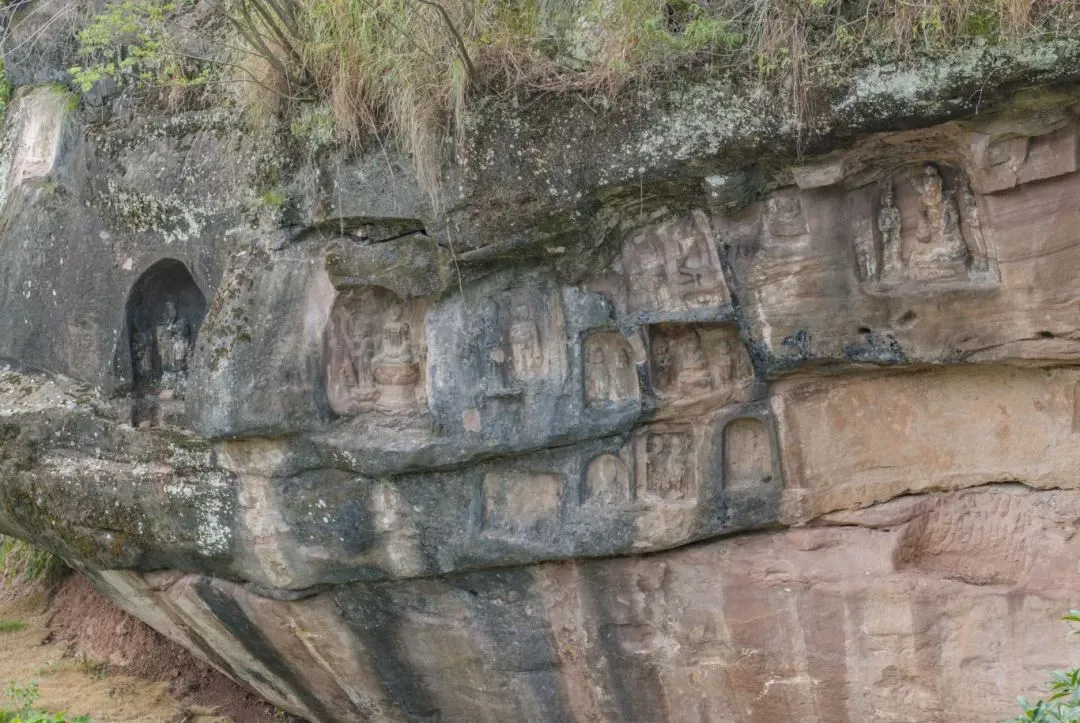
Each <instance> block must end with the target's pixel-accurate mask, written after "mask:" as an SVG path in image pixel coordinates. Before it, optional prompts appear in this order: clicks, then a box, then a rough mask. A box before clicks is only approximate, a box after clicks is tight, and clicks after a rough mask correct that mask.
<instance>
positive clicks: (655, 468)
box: [645, 432, 693, 501]
mask: <svg viewBox="0 0 1080 723" xmlns="http://www.w3.org/2000/svg"><path fill="white" fill-rule="evenodd" d="M692 446H693V445H692V443H691V440H690V438H689V436H688V435H686V434H684V433H679V432H677V433H654V434H650V435H649V438H648V440H647V442H646V454H647V474H646V480H645V492H646V493H647V494H648V495H649V496H650V497H653V498H655V499H660V500H665V501H678V500H683V499H686V498H687V497H688V496H689V494H690V492H691V482H692V479H691V478H692V475H693V468H692V466H691V464H692V460H691V459H690V453H691V451H692Z"/></svg>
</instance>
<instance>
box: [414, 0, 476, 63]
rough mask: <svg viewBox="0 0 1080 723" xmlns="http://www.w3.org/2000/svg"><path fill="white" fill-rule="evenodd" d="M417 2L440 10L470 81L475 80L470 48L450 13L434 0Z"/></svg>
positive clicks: (418, 0)
mask: <svg viewBox="0 0 1080 723" xmlns="http://www.w3.org/2000/svg"><path fill="white" fill-rule="evenodd" d="M417 2H420V3H423V4H424V5H430V6H431V7H433V8H435V9H436V10H438V11H439V15H441V16H442V19H443V22H444V23H446V29H447V30H449V31H450V34H451V35H453V36H454V41H455V43H456V44H457V48H458V55H460V56H461V62H462V63H464V64H465V74H466V75H468V76H469V81H470V82H473V81H475V80H476V68H474V67H473V64H472V58H470V57H469V50H468V48H467V47H466V46H465V38H463V37H461V33H460V32H458V29H457V27H456V26H455V25H454V20H453V18H451V17H450V13H448V12H446V8H444V7H443V6H442V5H440V4H439V3H437V2H434V1H433V0H417Z"/></svg>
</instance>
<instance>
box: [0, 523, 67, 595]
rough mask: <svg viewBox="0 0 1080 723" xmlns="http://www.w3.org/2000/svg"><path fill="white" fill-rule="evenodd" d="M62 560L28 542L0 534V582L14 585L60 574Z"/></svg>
mask: <svg viewBox="0 0 1080 723" xmlns="http://www.w3.org/2000/svg"><path fill="white" fill-rule="evenodd" d="M63 569H64V562H63V560H61V559H60V558H58V557H56V556H55V555H53V554H52V553H51V552H47V551H46V550H42V549H40V548H37V547H34V546H33V545H31V544H30V543H28V542H23V541H22V540H19V539H16V538H14V537H6V536H4V535H0V583H3V584H4V585H15V584H18V583H31V582H37V581H39V580H46V579H48V578H49V577H52V576H54V575H58V574H60V572H61V571H62V570H63Z"/></svg>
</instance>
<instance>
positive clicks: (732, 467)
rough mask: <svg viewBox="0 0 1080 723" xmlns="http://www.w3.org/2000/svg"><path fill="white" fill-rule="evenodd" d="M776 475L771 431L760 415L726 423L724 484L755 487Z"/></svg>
mask: <svg viewBox="0 0 1080 723" xmlns="http://www.w3.org/2000/svg"><path fill="white" fill-rule="evenodd" d="M772 479H773V470H772V447H771V445H770V443H769V432H768V430H767V429H766V428H765V425H764V424H763V423H762V422H761V421H760V420H758V419H735V420H733V421H731V422H728V424H727V425H726V426H725V427H724V487H725V488H726V489H754V488H756V487H760V486H761V485H763V484H769V483H770V482H772Z"/></svg>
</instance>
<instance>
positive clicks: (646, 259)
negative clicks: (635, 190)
mask: <svg viewBox="0 0 1080 723" xmlns="http://www.w3.org/2000/svg"><path fill="white" fill-rule="evenodd" d="M591 286H592V287H593V288H594V289H595V290H596V291H599V292H600V293H603V294H605V295H607V296H608V297H609V298H611V299H613V300H614V303H615V306H616V308H617V310H618V311H619V312H620V313H642V312H646V313H649V312H680V311H688V310H691V309H702V308H710V307H716V306H721V305H724V304H727V303H728V302H729V301H730V298H731V297H730V294H729V293H728V288H727V282H726V281H725V279H724V272H723V268H722V266H721V264H720V256H719V253H718V251H717V246H716V240H715V239H714V237H713V233H712V229H711V226H710V223H709V218H708V216H706V214H705V213H704V212H702V211H693V212H691V213H686V214H682V215H679V216H677V217H675V218H672V219H670V220H667V221H662V222H659V223H656V224H654V225H651V226H648V227H646V228H643V229H640V230H638V231H636V232H635V233H633V234H632V235H631V236H630V237H629V238H628V239H627V240H626V241H625V243H624V245H623V249H622V253H621V254H620V256H619V258H618V259H617V260H616V262H615V264H614V265H613V267H612V269H611V271H610V272H609V273H607V274H606V275H604V276H603V277H602V278H599V279H597V280H596V281H594V282H593V283H592V284H591Z"/></svg>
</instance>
